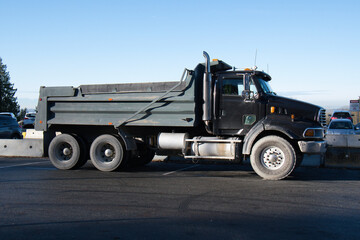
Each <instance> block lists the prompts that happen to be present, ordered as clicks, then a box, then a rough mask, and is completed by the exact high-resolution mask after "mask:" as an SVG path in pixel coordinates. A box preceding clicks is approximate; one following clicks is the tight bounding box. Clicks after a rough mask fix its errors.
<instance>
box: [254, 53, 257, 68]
mask: <svg viewBox="0 0 360 240" xmlns="http://www.w3.org/2000/svg"><path fill="white" fill-rule="evenodd" d="M256 59H257V49H256V50H255V59H254V70H256V69H257V66H256Z"/></svg>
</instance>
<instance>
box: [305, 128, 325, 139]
mask: <svg viewBox="0 0 360 240" xmlns="http://www.w3.org/2000/svg"><path fill="white" fill-rule="evenodd" d="M303 135H304V137H305V138H323V137H324V129H322V128H307V129H305V131H304V134H303Z"/></svg>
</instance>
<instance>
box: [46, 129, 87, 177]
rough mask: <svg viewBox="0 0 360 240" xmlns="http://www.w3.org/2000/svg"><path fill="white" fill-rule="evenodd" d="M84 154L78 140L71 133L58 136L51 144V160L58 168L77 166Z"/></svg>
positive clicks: (66, 168) (67, 168) (65, 168)
mask: <svg viewBox="0 0 360 240" xmlns="http://www.w3.org/2000/svg"><path fill="white" fill-rule="evenodd" d="M82 156H83V154H82V153H81V147H80V145H79V143H78V141H77V140H76V139H75V137H73V136H71V135H69V134H60V135H58V136H56V137H55V138H54V139H53V140H52V141H51V143H50V145H49V158H50V161H51V163H52V164H53V165H54V166H55V167H56V168H58V169H62V170H69V169H74V168H77V167H78V165H77V164H78V162H79V160H80V159H81V158H82Z"/></svg>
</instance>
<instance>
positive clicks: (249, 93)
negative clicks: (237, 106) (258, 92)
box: [241, 90, 254, 101]
mask: <svg viewBox="0 0 360 240" xmlns="http://www.w3.org/2000/svg"><path fill="white" fill-rule="evenodd" d="M241 96H242V97H243V98H244V99H245V101H249V100H253V99H254V92H253V91H250V90H244V91H242V93H241Z"/></svg>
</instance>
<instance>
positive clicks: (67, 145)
mask: <svg viewBox="0 0 360 240" xmlns="http://www.w3.org/2000/svg"><path fill="white" fill-rule="evenodd" d="M49 158H50V161H51V162H52V164H53V165H54V166H55V167H56V168H58V169H62V170H70V169H77V168H79V167H81V166H83V165H84V164H85V163H86V161H87V159H88V149H87V147H86V144H85V143H84V141H83V140H82V139H81V138H80V137H77V136H73V135H70V134H60V135H58V136H56V137H55V138H54V139H53V140H52V141H51V143H50V145H49ZM90 159H91V162H92V163H93V165H94V166H95V167H96V168H97V169H99V170H101V171H105V172H110V171H115V170H117V169H118V168H120V167H122V166H124V165H125V164H126V160H127V151H126V150H125V148H124V146H123V144H122V142H120V140H119V139H117V138H116V137H114V136H112V135H108V134H104V135H101V136H99V137H97V138H96V139H95V140H94V142H93V143H92V144H91V147H90Z"/></svg>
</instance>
